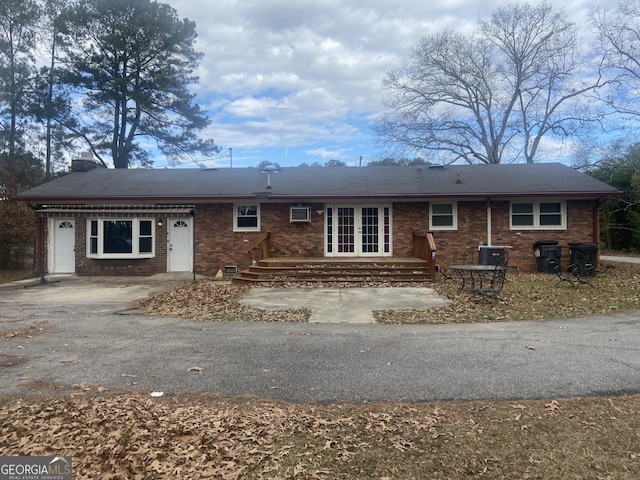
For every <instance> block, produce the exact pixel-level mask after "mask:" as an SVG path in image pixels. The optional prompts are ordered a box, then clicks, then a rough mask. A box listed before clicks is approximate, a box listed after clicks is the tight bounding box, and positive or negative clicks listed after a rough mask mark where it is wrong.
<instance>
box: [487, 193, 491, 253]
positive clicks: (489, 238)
mask: <svg viewBox="0 0 640 480" xmlns="http://www.w3.org/2000/svg"><path fill="white" fill-rule="evenodd" d="M491 245H492V242H491V198H490V197H487V246H489V247H490V246H491Z"/></svg>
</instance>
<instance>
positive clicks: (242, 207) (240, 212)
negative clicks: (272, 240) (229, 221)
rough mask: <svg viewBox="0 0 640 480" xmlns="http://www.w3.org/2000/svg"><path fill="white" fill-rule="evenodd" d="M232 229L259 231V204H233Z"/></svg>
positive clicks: (237, 230) (235, 230) (236, 230)
mask: <svg viewBox="0 0 640 480" xmlns="http://www.w3.org/2000/svg"><path fill="white" fill-rule="evenodd" d="M233 211H234V214H233V231H234V232H259V231H260V205H259V204H235V205H234V206H233Z"/></svg>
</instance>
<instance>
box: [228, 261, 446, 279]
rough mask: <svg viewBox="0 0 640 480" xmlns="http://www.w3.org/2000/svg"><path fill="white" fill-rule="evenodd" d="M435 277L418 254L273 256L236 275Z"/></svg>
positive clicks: (303, 277)
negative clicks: (388, 255) (389, 255)
mask: <svg viewBox="0 0 640 480" xmlns="http://www.w3.org/2000/svg"><path fill="white" fill-rule="evenodd" d="M433 280H434V279H433V278H432V275H431V273H430V271H429V264H428V262H427V261H426V260H421V259H419V258H415V257H270V258H264V259H262V260H260V261H259V262H257V263H256V264H254V265H252V266H250V267H249V268H247V269H246V270H243V271H241V272H239V273H238V275H236V276H235V277H234V278H233V281H234V282H238V283H261V282H288V283H296V282H359V283H367V282H424V281H433Z"/></svg>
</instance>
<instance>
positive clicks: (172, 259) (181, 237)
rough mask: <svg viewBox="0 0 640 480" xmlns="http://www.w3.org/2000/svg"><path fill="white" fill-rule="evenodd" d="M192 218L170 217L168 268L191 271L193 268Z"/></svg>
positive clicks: (176, 270) (171, 270)
mask: <svg viewBox="0 0 640 480" xmlns="http://www.w3.org/2000/svg"><path fill="white" fill-rule="evenodd" d="M192 221H193V219H192V218H169V219H168V224H169V245H168V247H169V251H168V252H167V254H168V257H169V259H168V270H169V271H170V272H190V271H191V270H192V268H193V234H192V232H193V230H192V225H191V223H192Z"/></svg>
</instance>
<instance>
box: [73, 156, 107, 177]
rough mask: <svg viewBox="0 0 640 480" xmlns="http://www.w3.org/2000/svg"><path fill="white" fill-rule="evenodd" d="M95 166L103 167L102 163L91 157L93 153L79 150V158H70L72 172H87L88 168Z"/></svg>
mask: <svg viewBox="0 0 640 480" xmlns="http://www.w3.org/2000/svg"><path fill="white" fill-rule="evenodd" d="M97 167H100V168H104V165H102V163H100V162H99V161H98V160H96V159H95V158H93V154H92V153H91V152H80V157H79V158H74V159H73V160H71V171H72V172H88V171H89V170H93V169H94V168H97Z"/></svg>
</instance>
